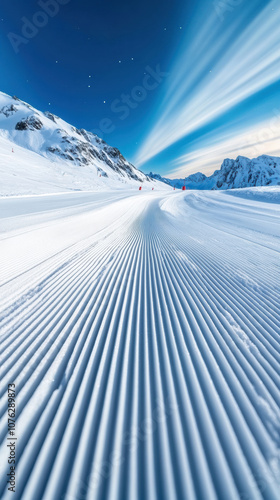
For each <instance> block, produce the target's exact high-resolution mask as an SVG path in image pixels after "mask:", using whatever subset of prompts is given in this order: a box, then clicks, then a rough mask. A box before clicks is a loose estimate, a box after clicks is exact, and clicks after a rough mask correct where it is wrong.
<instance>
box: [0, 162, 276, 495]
mask: <svg viewBox="0 0 280 500" xmlns="http://www.w3.org/2000/svg"><path fill="white" fill-rule="evenodd" d="M32 154H34V153H32ZM26 161H28V160H27V158H26ZM46 161H47V160H46ZM26 165H27V164H26ZM43 167H44V168H46V171H47V165H46V164H43V163H42V168H43ZM34 169H35V167H34ZM40 169H41V165H40ZM34 171H35V170H34ZM34 171H32V172H33V173H32V182H33V181H34V179H35V173H34ZM42 171H43V170H42ZM46 175H47V173H46ZM56 183H57V184H56ZM54 184H55V188H53V189H54V190H55V189H61V186H62V185H61V184H59V182H58V181H57V180H55V182H54ZM34 185H35V184H34ZM26 186H27V185H26ZM24 189H25V188H24ZM26 189H27V188H26ZM279 190H280V188H279V187H277V188H255V189H252V190H250V189H249V190H244V191H242V194H240V190H238V191H230V192H229V191H227V192H225V191H221V192H220V191H209V192H207V191H203V192H202V191H200V192H199V191H192V192H187V193H182V192H180V193H177V192H173V191H171V192H170V193H166V192H165V193H164V192H158V191H153V192H152V191H149V192H148V191H147V192H137V193H135V192H134V193H133V192H132V191H131V190H130V191H129V192H125V191H119V192H115V193H113V192H111V193H106V194H104V193H103V194H102V196H101V194H100V193H79V192H77V193H75V192H72V193H66V194H53V195H51V196H50V195H49V196H31V197H29V196H25V197H17V198H3V199H1V200H0V209H1V210H0V213H1V218H0V226H1V239H0V245H1V259H2V271H1V281H0V285H1V286H0V299H1V302H0V303H1V309H0V320H1V332H2V333H1V380H2V384H1V399H0V415H1V419H0V439H1V443H2V444H1V448H0V453H1V457H3V459H2V460H1V466H0V472H1V474H0V476H1V481H2V482H1V494H2V498H3V500H8V499H10V498H13V499H23V500H60V499H62V498H63V499H66V500H84V499H87V500H93V499H94V500H155V499H157V500H158V499H159V500H240V499H243V500H244V499H250V500H261V499H264V500H276V499H278V498H279V483H277V477H278V479H279V447H280V442H279V382H280V376H279V357H280V356H279V333H280V319H279V309H280V307H279V306H280V304H279V302H280V294H279V291H280V290H279V288H280V276H279V274H280V273H279V250H280V245H279V240H280V224H279V222H280V220H279V219H280V204H279V192H280V191H279ZM11 382H12V383H15V384H16V400H17V410H16V411H17V420H16V435H17V446H16V454H17V468H16V493H10V492H8V491H7V485H6V473H7V471H8V469H7V453H8V452H7V446H6V444H7V441H6V432H7V394H6V388H7V384H8V383H11Z"/></svg>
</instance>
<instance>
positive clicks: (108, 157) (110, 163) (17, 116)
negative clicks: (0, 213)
mask: <svg viewBox="0 0 280 500" xmlns="http://www.w3.org/2000/svg"><path fill="white" fill-rule="evenodd" d="M21 148H23V149H24V150H25V151H22V149H21ZM26 150H28V151H26ZM8 153H9V155H8ZM26 153H28V155H29V159H28V160H27V163H29V165H30V168H29V171H28V170H27V172H26V175H27V176H29V177H30V175H31V176H32V169H34V168H35V166H36V168H37V173H38V168H41V166H42V169H43V167H44V166H45V167H46V168H48V169H49V175H48V181H49V182H50V183H51V182H53V181H55V178H56V177H57V176H64V179H65V176H66V177H68V181H69V182H68V185H69V187H70V184H71V179H70V177H71V176H72V177H73V179H75V180H74V181H73V182H74V185H73V186H72V187H75V188H77V189H79V188H81V189H85V188H86V187H87V188H88V189H92V188H96V187H97V188H98V187H101V188H104V186H108V187H110V185H111V186H114V187H118V186H120V185H121V186H122V187H125V186H124V185H125V184H128V185H130V186H131V185H135V182H137V183H138V185H139V182H140V183H141V184H143V183H144V185H145V184H146V183H148V184H149V186H151V185H154V183H153V181H152V180H151V179H150V178H149V177H147V176H146V175H145V174H144V173H142V172H140V171H139V170H137V169H136V168H135V167H134V166H133V165H132V164H131V163H129V162H128V161H127V160H126V159H125V158H124V157H123V156H122V154H121V153H120V151H119V150H118V149H117V148H114V147H111V146H109V145H108V144H106V142H104V141H103V140H102V139H100V138H99V137H98V136H97V135H95V134H92V133H91V132H87V131H86V130H84V129H80V130H79V129H77V128H76V127H74V126H72V125H70V124H68V123H66V122H65V121H64V120H62V119H61V118H59V117H58V116H55V115H53V114H52V113H49V112H45V113H43V112H41V111H38V110H37V109H35V108H33V107H32V106H30V105H29V104H27V103H25V102H23V101H21V100H20V99H18V98H17V97H10V96H8V95H7V94H4V93H2V92H0V166H1V170H4V172H3V174H4V176H5V174H7V175H8V174H11V171H13V173H14V174H15V176H18V175H19V172H18V171H15V172H14V169H17V168H19V162H20V161H21V158H23V157H24V156H25V155H26ZM30 153H31V154H30ZM32 153H33V154H32ZM34 154H35V156H34ZM38 155H40V157H38ZM7 156H10V158H8V157H7ZM44 159H45V160H47V162H48V163H46V162H44ZM47 165H48V166H47ZM26 166H27V165H26ZM33 167H34V168H33ZM24 168H25V167H24ZM51 168H52V170H53V172H52V171H51V170H50V169H51ZM5 169H6V171H5ZM21 172H23V170H22V171H21ZM1 173H2V172H1ZM26 175H25V177H26ZM42 176H43V177H44V174H43V173H42ZM61 187H63V182H62V185H61ZM9 192H10V191H9Z"/></svg>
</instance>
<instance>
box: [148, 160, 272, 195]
mask: <svg viewBox="0 0 280 500" xmlns="http://www.w3.org/2000/svg"><path fill="white" fill-rule="evenodd" d="M149 177H152V178H153V179H156V180H158V181H161V182H164V183H165V184H168V185H170V186H173V187H176V188H178V189H181V188H182V186H183V185H185V186H186V188H187V189H236V188H246V187H255V186H276V185H280V158H278V157H275V156H268V155H262V156H259V157H258V158H253V159H249V158H246V157H245V156H238V157H237V158H236V160H232V159H229V158H227V159H226V160H224V161H223V163H222V166H221V168H220V170H216V171H215V172H214V173H213V174H212V175H210V176H209V177H206V175H204V174H202V173H201V172H198V173H196V174H192V175H190V176H188V177H186V179H168V178H166V177H161V176H160V175H159V174H153V173H152V172H150V174H149Z"/></svg>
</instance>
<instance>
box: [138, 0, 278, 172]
mask: <svg viewBox="0 0 280 500" xmlns="http://www.w3.org/2000/svg"><path fill="white" fill-rule="evenodd" d="M272 9H274V10H272ZM279 26H280V9H279V2H278V0H271V1H270V2H269V4H268V5H267V7H266V8H265V9H263V10H262V12H261V13H260V14H259V15H258V16H257V17H256V18H255V19H254V20H253V21H252V22H251V23H250V24H249V25H248V26H247V27H246V28H245V29H244V30H243V31H242V32H241V33H240V35H239V36H238V37H237V38H236V39H235V41H234V42H233V43H231V45H230V46H229V48H228V49H227V50H224V51H223V52H222V53H223V55H222V57H220V58H218V62H216V64H215V65H213V67H212V70H211V73H210V72H209V71H208V72H207V74H206V69H205V75H206V76H204V78H202V79H200V81H199V82H197V78H198V77H199V75H200V74H201V73H202V72H203V68H206V67H207V68H208V67H209V61H213V60H214V59H216V56H217V54H218V53H219V51H220V50H221V47H222V46H223V44H224V43H225V41H226V39H227V36H228V35H227V34H226V35H222V36H221V37H218V36H217V40H218V43H217V44H215V43H213V42H214V40H215V37H214V34H215V35H217V30H221V29H222V27H221V24H219V23H217V20H216V23H215V26H214V18H213V17H210V18H209V20H208V21H207V22H206V24H205V25H204V27H203V28H202V29H201V31H200V33H199V36H198V38H197V39H195V40H194V42H193V44H192V45H191V47H189V48H188V50H187V51H183V55H182V56H181V57H180V59H179V60H178V61H177V62H176V64H175V67H174V71H172V72H171V75H170V77H169V78H172V75H173V74H175V75H176V76H175V77H174V80H173V82H172V84H171V86H170V87H169V89H168V90H167V92H166V95H165V98H164V99H163V103H162V107H163V112H162V113H161V115H160V117H159V119H158V121H157V123H156V124H155V126H154V128H153V129H152V130H151V132H150V134H149V135H148V137H147V139H146V140H145V141H144V143H143V144H142V146H141V147H140V150H139V151H138V153H137V155H136V158H134V163H135V164H136V165H137V166H141V165H143V164H144V163H146V162H147V161H148V160H149V159H151V158H153V157H154V156H156V155H157V154H158V153H160V152H162V151H164V150H165V149H166V148H168V147H169V146H171V145H173V144H175V143H176V142H177V141H179V140H180V139H182V138H184V137H186V136H188V134H190V133H192V132H195V131H197V130H199V129H200V128H201V127H203V126H205V125H207V124H209V123H211V122H212V121H213V120H215V119H216V118H218V117H219V116H221V115H222V114H223V113H225V112H226V111H228V110H230V109H232V108H233V107H234V106H235V105H237V104H239V103H241V102H242V101H244V100H245V99H247V98H248V97H250V96H253V95H254V94H256V93H257V92H259V91H261V90H263V89H265V88H266V87H267V86H269V85H271V84H272V83H275V82H276V81H277V80H278V79H279V78H280V35H279ZM234 27H235V28H236V26H234ZM214 29H215V33H213V30H214ZM199 41H200V42H199ZM199 43H201V44H203V45H202V46H203V55H202V56H201V58H200V59H199V60H196V54H197V50H196V48H197V47H198V46H199ZM198 53H199V54H200V53H201V46H200V50H198ZM190 54H192V60H191V59H190V57H189V56H190ZM186 56H187V57H186ZM186 61H187V63H186ZM180 67H181V68H183V69H181V70H180V69H179V68H180ZM194 84H195V90H192V86H193V85H194ZM260 120H261V117H260Z"/></svg>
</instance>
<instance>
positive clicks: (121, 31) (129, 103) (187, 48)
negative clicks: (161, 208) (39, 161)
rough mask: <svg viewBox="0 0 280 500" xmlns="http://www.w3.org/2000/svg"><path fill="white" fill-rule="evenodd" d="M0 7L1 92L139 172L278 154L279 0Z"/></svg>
mask: <svg viewBox="0 0 280 500" xmlns="http://www.w3.org/2000/svg"><path fill="white" fill-rule="evenodd" d="M1 4H2V5H1V15H0V27H1V34H0V43H1V58H2V60H1V74H0V89H1V90H2V91H4V92H6V93H8V94H12V95H17V96H18V97H20V98H21V99H23V100H25V101H27V102H29V103H31V104H32V105H34V106H35V107H37V108H39V109H41V110H47V109H48V110H50V111H52V112H53V113H55V114H57V115H59V116H61V117H62V118H64V119H65V120H66V121H69V122H70V123H72V124H74V125H75V126H77V127H83V128H86V129H87V130H91V131H94V132H95V133H97V134H98V135H100V136H102V137H103V138H104V139H105V140H106V141H107V142H108V143H109V144H111V145H113V146H117V147H118V148H119V149H120V150H121V151H122V153H123V154H124V155H125V156H126V157H127V158H128V159H129V160H131V161H133V162H134V163H135V164H136V166H139V167H140V168H141V169H142V170H144V171H150V170H153V171H154V172H158V173H161V174H162V175H171V176H172V177H176V176H177V177H183V176H185V175H188V174H189V173H192V172H194V171H197V170H200V171H203V172H205V173H211V171H213V170H214V169H216V168H219V164H220V163H221V161H222V159H223V158H224V157H225V156H230V155H235V156H237V155H238V154H245V155H248V156H259V155H260V154H263V153H267V154H275V155H277V154H278V155H280V141H279V138H280V102H279V95H280V33H279V25H280V4H279V2H278V0H252V1H250V2H247V1H245V0H211V1H208V0H198V1H196V2H188V1H186V0H184V1H181V0H180V1H179V0H177V1H175V2H174V1H172V0H165V1H159V0H153V1H151V0H150V1H145V0H142V1H141V2H139V1H135V2H133V3H131V2H129V1H123V0H121V1H119V2H116V1H113V0H111V1H108V0H107V1H106V0H102V1H89V0H39V1H31V0H26V1H25V2H22V1H21V0H13V2H11V1H10V0H2V2H1ZM39 25H40V26H39Z"/></svg>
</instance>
